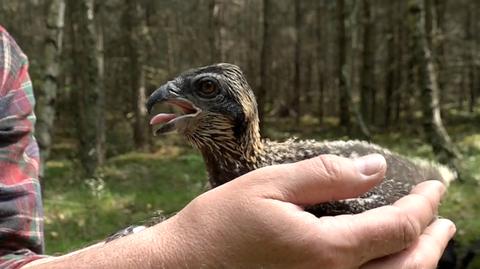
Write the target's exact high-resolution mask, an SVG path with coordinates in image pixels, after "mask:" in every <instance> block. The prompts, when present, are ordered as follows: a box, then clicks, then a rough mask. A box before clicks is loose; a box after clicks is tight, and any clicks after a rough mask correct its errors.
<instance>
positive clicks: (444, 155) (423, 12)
mask: <svg viewBox="0 0 480 269" xmlns="http://www.w3.org/2000/svg"><path fill="white" fill-rule="evenodd" d="M408 7H409V16H408V17H409V18H408V23H409V28H410V33H411V38H412V40H411V44H412V49H413V51H411V53H412V54H413V57H415V58H413V59H412V64H413V66H414V67H415V68H416V70H417V71H418V73H417V74H418V84H417V87H416V88H418V89H420V90H421V93H422V95H421V102H422V114H423V126H424V130H425V134H426V136H427V139H428V140H429V142H430V144H431V145H432V148H433V151H434V152H435V154H436V155H437V157H438V159H439V161H440V162H442V163H445V164H448V165H450V166H452V167H454V168H458V167H457V164H456V161H457V159H458V158H459V157H460V154H459V153H458V151H457V150H456V148H455V147H454V145H453V143H452V141H451V139H450V137H449V136H448V134H447V131H446V130H445V127H444V126H443V122H442V118H441V115H440V106H439V102H438V95H439V91H440V89H439V86H438V81H437V74H436V70H435V66H434V64H433V58H432V52H431V48H430V47H429V43H431V42H429V40H428V38H429V34H428V33H427V29H428V26H429V25H428V24H427V23H426V18H432V16H431V14H427V12H430V11H431V9H430V8H431V6H430V0H425V2H424V1H423V0H409V2H408Z"/></svg>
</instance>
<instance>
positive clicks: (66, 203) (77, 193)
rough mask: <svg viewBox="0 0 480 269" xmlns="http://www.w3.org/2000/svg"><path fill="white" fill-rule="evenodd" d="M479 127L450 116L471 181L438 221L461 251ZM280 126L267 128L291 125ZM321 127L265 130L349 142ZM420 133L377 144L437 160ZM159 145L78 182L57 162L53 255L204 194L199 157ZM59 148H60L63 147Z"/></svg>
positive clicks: (50, 175)
mask: <svg viewBox="0 0 480 269" xmlns="http://www.w3.org/2000/svg"><path fill="white" fill-rule="evenodd" d="M479 122H480V114H477V115H476V116H475V117H472V116H471V115H468V116H467V115H462V114H452V115H450V116H449V119H448V125H447V126H448V131H449V133H450V134H451V136H452V139H453V140H454V141H455V143H456V144H457V145H458V147H459V149H460V150H461V152H462V153H463V155H464V159H463V165H464V167H465V172H464V174H465V175H466V177H465V179H464V182H454V183H453V184H452V185H451V186H450V188H449V191H448V193H447V195H446V197H445V199H444V202H443V203H442V206H441V210H440V215H441V216H444V217H448V218H451V219H452V220H454V221H455V222H456V224H457V229H458V232H457V239H458V241H459V242H460V244H461V245H463V246H465V245H467V244H469V243H471V242H473V241H475V240H479V239H480V203H479V198H478V190H479V189H480V124H479ZM278 123H279V122H278V121H277V122H275V123H268V124H267V126H290V125H289V124H284V123H282V124H278ZM329 124H331V123H328V122H327V123H324V124H323V126H325V125H327V126H328V125H329ZM318 126H319V124H318V122H315V120H312V119H309V118H308V117H306V118H304V119H303V120H302V125H301V132H298V131H295V129H293V130H288V129H286V128H284V129H281V130H279V129H272V128H267V134H268V136H269V137H271V138H273V139H284V138H286V137H290V136H297V137H300V138H315V139H343V138H346V137H343V136H341V135H340V136H339V135H338V131H326V129H322V128H320V127H318ZM412 126H413V125H412ZM416 126H418V125H416ZM296 130H299V129H298V128H297V129H296ZM416 132H417V131H416V130H415V129H412V130H408V128H403V129H401V130H393V131H389V132H388V133H380V134H378V133H375V132H374V133H375V136H374V139H373V141H374V142H375V143H377V144H380V145H382V146H385V147H387V148H389V149H391V150H393V151H396V152H399V153H401V154H404V155H407V156H411V157H422V158H428V159H431V158H432V152H431V150H430V147H429V146H428V145H427V144H425V143H424V142H423V141H422V139H421V135H419V134H417V133H416ZM156 142H157V148H158V150H157V151H155V152H154V153H138V152H131V153H127V154H122V155H119V156H115V157H113V158H110V159H109V160H108V161H107V162H106V163H105V164H104V165H103V166H102V167H101V168H100V169H99V172H98V178H95V179H82V178H80V177H79V176H78V174H79V173H78V171H79V169H78V164H77V163H76V161H74V160H72V159H68V158H57V159H55V158H54V159H53V160H51V161H49V162H48V164H47V169H46V176H45V178H44V180H43V182H42V184H43V189H44V194H43V195H44V203H45V218H46V220H45V234H46V250H47V253H48V254H61V253H65V252H68V251H71V250H74V249H78V248H81V247H84V246H87V245H89V244H91V243H94V242H96V241H100V240H102V239H104V238H106V237H107V236H108V235H109V234H111V233H114V232H116V231H118V230H119V229H121V228H125V227H127V226H129V225H131V224H138V223H141V222H142V220H145V219H148V218H149V217H150V216H152V215H153V212H154V211H157V212H161V213H163V214H167V215H168V214H172V213H174V212H176V211H177V210H179V209H181V208H182V207H184V206H185V205H186V204H187V203H188V202H189V201H190V200H192V199H193V198H194V197H195V196H197V195H198V194H200V193H201V192H202V191H203V190H204V186H205V183H206V173H205V171H204V167H203V162H202V159H201V157H200V156H199V155H198V154H197V153H196V152H195V151H194V150H193V149H191V148H190V147H189V146H188V145H185V144H183V143H182V141H181V139H179V138H178V137H175V135H172V136H169V137H167V138H159V139H157V140H156ZM63 146H64V145H63ZM57 147H58V148H61V147H62V144H61V143H57ZM57 150H58V149H57ZM54 152H55V151H54ZM61 155H62V154H58V155H57V156H61Z"/></svg>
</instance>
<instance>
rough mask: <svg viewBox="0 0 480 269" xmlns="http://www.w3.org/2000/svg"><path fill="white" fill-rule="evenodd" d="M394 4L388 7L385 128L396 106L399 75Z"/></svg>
mask: <svg viewBox="0 0 480 269" xmlns="http://www.w3.org/2000/svg"><path fill="white" fill-rule="evenodd" d="M394 7H395V6H394V5H389V6H388V7H387V12H388V15H387V17H388V18H387V20H388V28H387V31H388V32H387V60H386V62H385V64H386V67H385V70H386V73H387V74H386V79H385V80H386V81H385V93H384V99H385V117H384V121H383V125H384V127H385V128H388V127H389V126H390V122H391V120H392V114H393V113H392V112H393V111H392V109H393V108H394V104H393V96H394V92H395V87H397V86H398V85H396V84H395V82H396V76H398V70H397V69H398V65H397V63H398V61H397V59H398V57H395V52H396V47H395V45H396V42H395V41H396V31H395V20H394V17H393V14H394V12H395V10H394Z"/></svg>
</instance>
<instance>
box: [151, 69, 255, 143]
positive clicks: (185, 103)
mask: <svg viewBox="0 0 480 269" xmlns="http://www.w3.org/2000/svg"><path fill="white" fill-rule="evenodd" d="M157 103H167V104H169V105H173V106H176V107H178V108H180V110H181V112H180V113H179V114H166V113H160V114H157V115H155V116H154V117H153V118H152V119H151V121H150V124H151V125H153V126H154V129H155V134H163V133H168V132H172V131H177V132H179V133H181V134H183V135H185V136H186V137H187V138H188V139H189V140H190V141H191V142H193V143H194V144H196V145H197V146H201V144H202V143H203V144H211V142H212V141H210V140H213V142H221V141H225V143H229V142H232V141H229V140H232V139H233V140H234V139H237V140H240V139H241V138H242V137H244V136H245V135H250V134H251V133H252V132H256V133H258V113H257V103H256V101H255V96H254V94H253V91H252V89H251V88H250V86H249V85H248V83H247V81H246V79H245V77H244V75H243V73H242V71H241V70H240V68H239V67H238V66H236V65H232V64H226V63H221V64H215V65H210V66H205V67H200V68H196V69H192V70H189V71H187V72H184V73H182V74H180V75H179V76H178V77H176V78H175V79H173V80H171V81H168V82H167V83H166V84H164V85H162V86H161V87H160V88H159V89H157V90H156V91H155V92H153V93H152V95H151V96H150V97H149V98H148V101H147V109H148V110H149V111H150V112H151V111H152V108H153V107H154V105H155V104H157ZM250 142H252V141H250Z"/></svg>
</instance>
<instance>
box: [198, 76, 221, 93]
mask: <svg viewBox="0 0 480 269" xmlns="http://www.w3.org/2000/svg"><path fill="white" fill-rule="evenodd" d="M199 86H200V87H199V91H200V94H201V95H202V96H204V97H212V96H213V95H215V94H216V93H217V85H216V84H215V83H214V82H213V81H211V80H204V81H202V82H200V85H199Z"/></svg>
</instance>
